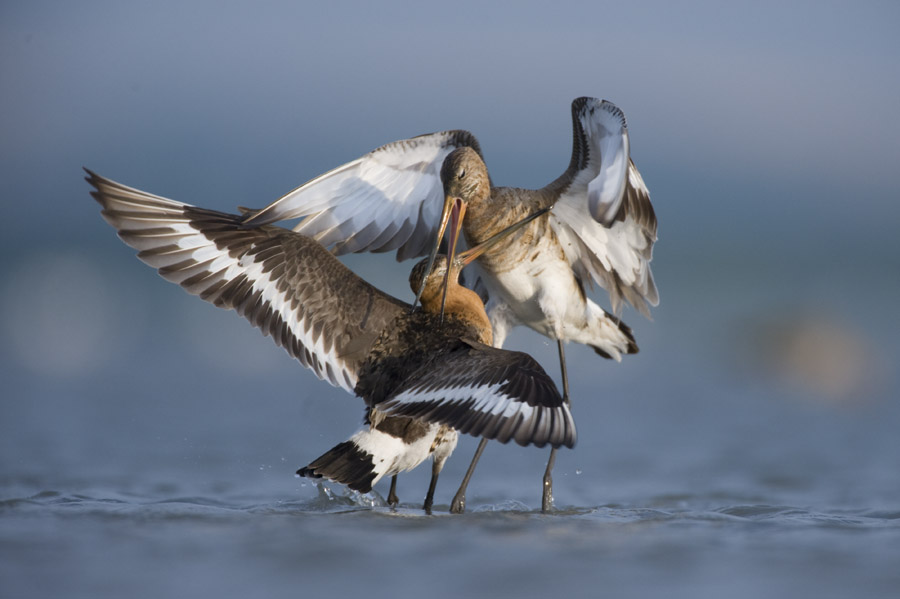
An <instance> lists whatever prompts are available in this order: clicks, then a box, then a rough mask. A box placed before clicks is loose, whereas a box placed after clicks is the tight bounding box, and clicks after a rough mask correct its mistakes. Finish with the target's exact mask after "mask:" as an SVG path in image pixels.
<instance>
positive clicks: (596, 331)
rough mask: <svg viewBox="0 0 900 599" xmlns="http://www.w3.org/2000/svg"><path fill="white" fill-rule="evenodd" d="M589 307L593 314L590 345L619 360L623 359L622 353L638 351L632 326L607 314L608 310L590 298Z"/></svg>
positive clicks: (599, 352) (599, 351)
mask: <svg viewBox="0 0 900 599" xmlns="http://www.w3.org/2000/svg"><path fill="white" fill-rule="evenodd" d="M588 309H589V310H590V312H591V315H592V319H591V320H592V324H591V329H592V332H593V337H594V338H593V339H592V340H591V342H589V343H588V345H590V346H591V348H592V349H593V350H594V351H595V352H597V353H598V354H599V355H601V356H603V357H604V358H607V359H610V360H616V361H617V362H619V361H621V360H622V356H621V354H636V353H638V346H637V342H635V340H634V334H633V333H632V332H631V327H629V326H628V325H627V324H625V323H624V322H622V321H621V320H620V319H618V318H615V317H614V316H612V315H610V314H607V313H606V311H605V310H604V309H603V308H601V307H600V306H598V305H597V304H595V303H593V302H592V301H590V300H588Z"/></svg>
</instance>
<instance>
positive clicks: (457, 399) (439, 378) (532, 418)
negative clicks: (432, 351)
mask: <svg viewBox="0 0 900 599" xmlns="http://www.w3.org/2000/svg"><path fill="white" fill-rule="evenodd" d="M377 407H378V409H379V410H381V411H383V412H385V413H387V414H390V415H394V416H409V417H414V418H419V419H422V420H426V421H428V422H435V423H439V424H446V425H448V426H452V427H453V428H455V429H457V430H458V431H459V432H461V433H467V434H470V435H474V436H479V437H484V438H486V439H496V440H498V441H500V442H501V443H507V442H508V441H510V440H514V441H515V442H516V443H518V444H519V445H523V446H524V445H529V444H533V445H536V446H538V447H543V446H544V445H546V444H548V443H549V444H550V445H552V446H554V447H559V446H562V445H565V446H566V447H572V446H574V445H575V440H576V432H575V421H574V420H573V418H572V414H571V412H570V411H569V406H568V405H566V404H565V402H564V401H563V399H562V397H561V396H560V394H559V392H558V391H557V389H556V386H555V385H554V384H553V381H552V379H550V377H549V376H548V375H547V373H546V372H544V370H543V369H542V368H541V366H540V365H539V364H538V363H537V362H536V361H535V360H534V359H533V358H532V357H531V356H529V355H528V354H524V353H521V352H513V351H508V350H503V349H497V348H493V347H490V346H487V345H483V344H480V343H465V344H460V345H459V347H458V348H457V349H455V350H454V351H451V352H447V353H443V354H439V355H436V357H435V359H434V360H431V361H429V362H427V363H426V364H424V365H423V366H422V367H421V368H419V369H418V370H417V371H416V372H415V373H413V374H412V375H410V376H409V377H408V378H407V379H406V382H405V383H404V385H402V386H401V387H400V388H398V389H397V390H395V391H394V393H393V394H392V395H391V396H390V397H388V398H387V399H386V400H385V401H384V402H382V403H379V404H378V405H377Z"/></svg>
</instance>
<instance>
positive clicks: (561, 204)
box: [550, 98, 659, 316]
mask: <svg viewBox="0 0 900 599" xmlns="http://www.w3.org/2000/svg"><path fill="white" fill-rule="evenodd" d="M572 122H573V129H574V136H575V141H574V144H573V152H572V161H571V163H570V165H569V169H568V170H567V171H566V173H565V174H564V175H563V176H562V177H561V178H560V179H559V180H558V181H557V182H555V184H557V185H560V186H561V187H562V188H563V191H562V192H561V195H560V198H559V201H558V202H557V203H556V205H555V207H554V208H553V213H552V216H551V218H550V222H551V223H552V224H553V228H554V231H555V233H556V234H557V236H558V237H559V239H560V241H561V242H562V245H563V248H564V251H565V252H566V258H567V259H568V261H569V263H570V264H571V265H572V267H573V269H574V270H575V271H576V272H577V273H578V274H580V275H582V276H583V277H584V278H585V279H587V278H588V277H590V278H592V279H593V280H595V281H596V282H597V283H599V284H600V285H601V286H603V287H604V288H605V289H606V290H607V291H608V292H609V294H610V298H611V301H612V305H613V310H614V311H618V310H619V307H620V305H621V300H622V299H623V298H624V299H625V300H626V301H628V302H629V303H630V304H632V305H633V306H634V307H635V308H637V309H638V310H640V311H641V312H642V313H643V314H645V315H647V316H649V306H655V305H657V304H658V303H659V294H658V292H657V290H656V283H655V282H654V281H653V273H652V272H651V271H650V261H651V260H652V258H653V244H654V243H655V242H656V229H657V223H656V214H655V213H654V211H653V205H652V204H651V203H650V192H649V191H648V190H647V186H646V185H645V184H644V180H643V179H642V178H641V174H640V172H639V171H638V169H637V167H636V166H635V165H634V163H633V162H632V161H631V158H630V146H629V140H628V127H627V124H626V122H625V115H624V113H622V111H621V110H620V109H619V108H618V107H616V106H615V105H614V104H612V103H611V102H607V101H605V100H604V101H602V102H601V101H599V100H596V99H594V98H578V99H576V100H575V101H574V102H573V103H572Z"/></svg>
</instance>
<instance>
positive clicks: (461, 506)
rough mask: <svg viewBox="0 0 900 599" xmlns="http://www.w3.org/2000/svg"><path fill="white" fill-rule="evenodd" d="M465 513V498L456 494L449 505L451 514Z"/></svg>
mask: <svg viewBox="0 0 900 599" xmlns="http://www.w3.org/2000/svg"><path fill="white" fill-rule="evenodd" d="M465 511H466V496H465V495H460V494H457V495H456V496H455V497H454V498H453V501H452V502H451V503H450V513H451V514H462V513H463V512H465Z"/></svg>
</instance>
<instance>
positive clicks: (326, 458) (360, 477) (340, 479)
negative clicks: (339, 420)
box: [297, 440, 381, 493]
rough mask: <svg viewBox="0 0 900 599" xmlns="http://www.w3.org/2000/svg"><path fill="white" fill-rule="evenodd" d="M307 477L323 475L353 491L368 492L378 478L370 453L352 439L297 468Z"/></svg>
mask: <svg viewBox="0 0 900 599" xmlns="http://www.w3.org/2000/svg"><path fill="white" fill-rule="evenodd" d="M297 474H298V475H300V476H305V477H307V478H322V477H325V478H327V479H329V480H333V481H335V482H337V483H341V484H343V485H347V486H348V487H350V488H351V489H353V490H354V491H359V492H360V493H368V492H369V491H371V490H372V485H374V484H375V482H376V480H377V479H378V478H381V477H380V476H379V475H378V473H377V472H375V464H374V463H373V461H372V455H371V454H369V453H367V452H365V451H363V450H362V449H360V448H359V446H357V445H356V443H354V442H353V441H352V440H351V441H344V442H343V443H339V444H338V445H335V446H334V447H333V448H331V449H330V450H328V451H327V452H325V453H324V454H323V455H321V456H319V457H318V458H316V459H315V460H313V462H312V463H310V464H309V466H306V467H305V468H301V469H300V470H297Z"/></svg>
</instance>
